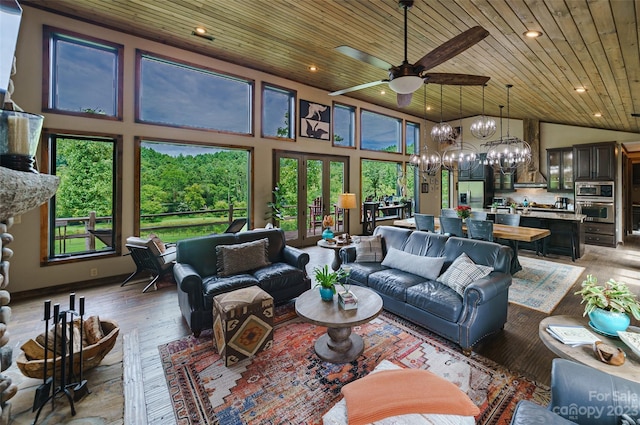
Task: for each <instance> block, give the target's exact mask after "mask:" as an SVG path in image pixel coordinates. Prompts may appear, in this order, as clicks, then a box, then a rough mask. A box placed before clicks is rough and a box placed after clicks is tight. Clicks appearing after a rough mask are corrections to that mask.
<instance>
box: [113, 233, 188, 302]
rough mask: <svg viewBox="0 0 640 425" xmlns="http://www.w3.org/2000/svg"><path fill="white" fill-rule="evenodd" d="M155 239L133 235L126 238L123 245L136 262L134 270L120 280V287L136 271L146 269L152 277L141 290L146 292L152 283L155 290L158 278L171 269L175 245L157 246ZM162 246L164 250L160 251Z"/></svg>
mask: <svg viewBox="0 0 640 425" xmlns="http://www.w3.org/2000/svg"><path fill="white" fill-rule="evenodd" d="M156 241H157V240H156ZM156 241H154V239H152V238H148V239H145V238H138V237H135V236H132V237H129V238H127V243H126V245H125V246H126V247H127V249H129V254H130V255H131V258H132V259H133V262H134V263H135V264H136V270H135V271H134V272H133V273H131V275H130V276H129V277H127V278H126V279H125V280H124V282H122V284H121V285H120V286H121V287H122V286H124V285H126V284H127V283H128V282H129V281H130V280H131V279H133V277H134V276H136V275H137V274H138V273H140V272H143V271H146V272H149V273H151V275H152V277H153V279H152V280H151V282H149V284H147V286H145V287H144V289H143V290H142V292H147V290H148V289H149V288H150V287H151V286H152V285H153V287H154V288H155V289H156V290H157V289H158V287H157V286H156V284H157V282H158V279H159V278H160V277H161V276H164V275H165V274H167V273H170V272H171V271H172V270H173V264H174V262H175V259H176V247H175V246H170V245H165V244H162V245H163V246H161V247H159V246H158V245H157V244H156ZM163 247H164V252H162V248H163Z"/></svg>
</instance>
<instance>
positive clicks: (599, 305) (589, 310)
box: [575, 275, 640, 337]
mask: <svg viewBox="0 0 640 425" xmlns="http://www.w3.org/2000/svg"><path fill="white" fill-rule="evenodd" d="M575 294H576V295H581V296H582V301H581V304H582V303H585V306H584V313H583V316H586V315H587V314H588V315H589V319H591V321H590V322H589V326H591V327H592V328H593V329H594V330H595V331H599V332H600V333H602V334H604V335H607V336H613V337H617V336H618V334H617V332H618V331H625V330H626V329H627V327H629V323H630V319H629V315H628V313H631V314H633V317H635V318H636V319H638V320H640V301H638V299H637V298H636V296H635V294H634V293H632V292H631V291H630V290H629V288H628V287H627V285H626V284H624V283H622V282H616V281H615V280H613V279H609V280H608V281H607V282H606V283H605V284H604V286H602V285H598V279H597V278H596V277H595V276H593V275H587V279H586V280H585V281H584V282H582V289H581V290H580V291H578V292H576V293H575Z"/></svg>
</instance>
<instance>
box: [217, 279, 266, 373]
mask: <svg viewBox="0 0 640 425" xmlns="http://www.w3.org/2000/svg"><path fill="white" fill-rule="evenodd" d="M213 338H214V346H215V347H216V348H217V350H218V354H220V357H222V358H223V359H224V364H225V366H231V365H234V364H236V363H238V362H239V361H240V360H243V359H246V358H248V357H251V356H253V355H255V354H257V353H259V352H261V351H263V350H267V349H269V348H271V345H272V344H273V298H272V297H271V295H269V294H267V293H266V292H265V291H263V290H262V289H260V288H259V287H257V286H250V287H248V288H242V289H238V290H235V291H232V292H227V293H224V294H220V295H217V296H215V297H213Z"/></svg>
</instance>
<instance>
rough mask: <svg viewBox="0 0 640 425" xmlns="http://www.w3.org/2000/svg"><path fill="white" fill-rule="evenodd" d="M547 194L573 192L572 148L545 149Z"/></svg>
mask: <svg viewBox="0 0 640 425" xmlns="http://www.w3.org/2000/svg"><path fill="white" fill-rule="evenodd" d="M547 176H548V184H547V192H573V148H557V149H547Z"/></svg>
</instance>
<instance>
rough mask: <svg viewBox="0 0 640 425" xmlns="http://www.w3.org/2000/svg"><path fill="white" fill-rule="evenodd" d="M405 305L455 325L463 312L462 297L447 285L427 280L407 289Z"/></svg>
mask: <svg viewBox="0 0 640 425" xmlns="http://www.w3.org/2000/svg"><path fill="white" fill-rule="evenodd" d="M406 298H407V304H410V305H412V306H414V307H416V308H419V309H420V310H424V311H426V312H429V313H431V314H433V315H434V316H437V317H440V318H442V319H444V320H446V321H448V322H452V323H456V322H457V321H458V319H459V318H460V314H461V313H462V310H463V307H464V305H463V302H462V297H461V296H460V295H459V294H458V293H457V292H456V291H454V290H453V289H451V288H449V287H448V286H447V285H445V284H443V283H440V282H436V281H435V280H429V281H427V282H422V283H420V284H418V285H414V286H411V287H409V288H407V291H406Z"/></svg>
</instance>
